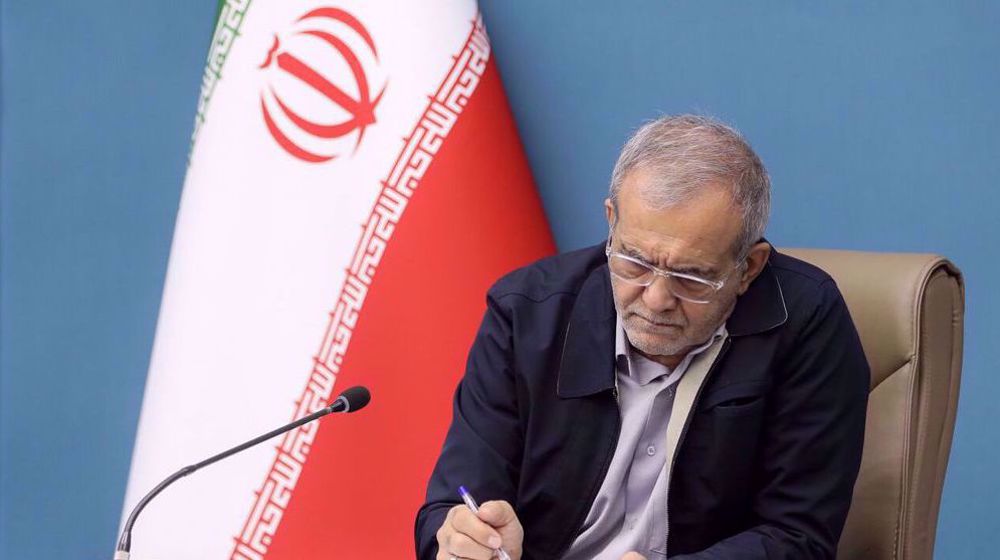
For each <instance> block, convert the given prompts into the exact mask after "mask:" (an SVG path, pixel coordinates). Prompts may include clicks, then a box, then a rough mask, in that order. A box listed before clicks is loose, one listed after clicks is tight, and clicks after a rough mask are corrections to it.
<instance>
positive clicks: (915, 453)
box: [784, 249, 965, 560]
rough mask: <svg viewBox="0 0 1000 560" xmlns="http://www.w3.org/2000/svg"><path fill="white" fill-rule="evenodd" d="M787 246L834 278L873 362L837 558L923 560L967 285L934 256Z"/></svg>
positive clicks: (933, 519)
mask: <svg viewBox="0 0 1000 560" xmlns="http://www.w3.org/2000/svg"><path fill="white" fill-rule="evenodd" d="M784 252H786V253H788V254H790V255H793V256H795V257H798V258H800V259H803V260H805V261H808V262H811V263H813V264H815V265H817V266H819V267H820V268H822V269H823V270H825V271H827V272H828V273H829V274H830V275H831V276H833V278H834V279H835V280H836V282H837V285H838V286H839V287H840V290H841V292H842V293H843V294H844V298H845V299H846V300H847V305H848V307H849V308H850V310H851V316H852V317H853V318H854V322H855V324H856V325H857V327H858V331H859V333H860V334H861V343H862V344H863V345H864V348H865V354H866V355H867V357H868V364H869V365H870V366H871V371H872V380H871V394H870V400H869V404H868V425H867V429H866V431H865V449H864V457H863V459H862V461H861V473H860V475H859V476H858V482H857V484H856V485H855V488H854V501H853V503H852V505H851V511H850V514H849V515H848V517H847V525H846V526H845V527H844V534H843V536H842V537H841V540H840V548H839V551H838V554H837V558H838V559H839V560H855V559H859V560H860V559H864V560H882V559H902V560H930V559H931V558H932V556H933V553H934V536H935V530H936V527H937V516H938V506H939V505H940V503H941V487H942V485H943V484H944V474H945V468H946V467H947V465H948V452H949V450H950V449H951V437H952V431H953V429H954V426H955V410H956V407H957V405H958V386H959V377H960V374H961V369H962V324H963V315H964V307H965V290H964V287H963V283H962V276H961V273H960V272H959V271H958V269H957V268H955V266H954V265H952V264H951V263H950V262H948V261H947V260H945V259H943V258H941V257H939V256H936V255H925V254H903V253H863V252H852V251H827V250H816V249H788V250H785V251H784Z"/></svg>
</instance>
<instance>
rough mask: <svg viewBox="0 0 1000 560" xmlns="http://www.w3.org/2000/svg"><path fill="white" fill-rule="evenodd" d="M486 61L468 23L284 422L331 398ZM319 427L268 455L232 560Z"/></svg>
mask: <svg viewBox="0 0 1000 560" xmlns="http://www.w3.org/2000/svg"><path fill="white" fill-rule="evenodd" d="M489 57H490V43H489V38H488V37H487V35H486V30H485V28H484V27H483V21H482V16H481V15H478V14H477V16H476V19H475V20H473V21H472V31H471V32H470V33H469V36H468V38H467V39H466V41H465V45H464V46H463V47H462V50H461V51H460V52H459V54H458V55H456V56H454V57H453V59H454V63H453V64H452V67H451V69H450V70H449V71H448V74H447V77H446V78H445V79H444V81H443V82H442V83H441V85H440V86H439V87H438V90H437V93H435V94H434V95H433V96H432V97H431V98H430V102H429V104H428V105H427V108H426V109H424V112H423V114H422V115H421V117H420V119H419V120H418V122H417V125H416V126H415V127H414V129H413V132H411V133H410V135H409V137H406V138H404V139H403V141H404V142H405V144H404V146H403V149H402V150H401V151H400V154H399V156H398V157H397V158H396V161H395V163H394V164H393V166H392V169H391V171H390V172H389V176H388V178H387V179H386V180H384V181H382V192H381V193H380V194H379V197H378V200H377V201H376V203H375V207H374V208H373V209H372V212H371V214H370V215H369V216H368V219H367V220H366V222H365V224H364V225H363V226H362V234H361V237H360V239H359V240H358V244H357V247H356V248H355V250H354V256H353V257H352V258H351V262H350V265H349V266H348V268H347V277H346V279H345V280H344V284H343V286H342V288H341V291H340V296H339V297H338V298H337V302H336V304H335V306H334V308H333V311H331V312H330V321H329V323H328V324H327V328H326V332H325V333H324V335H323V340H322V343H321V344H320V348H319V352H317V354H316V356H315V358H314V359H313V368H312V371H311V372H310V374H309V379H308V381H307V383H306V386H305V389H303V391H302V394H301V396H300V397H299V399H298V400H296V401H295V413H294V414H293V415H292V418H300V417H302V416H305V415H306V414H309V413H311V412H313V411H315V410H318V409H320V408H323V407H324V406H327V404H328V403H329V401H330V397H331V395H332V394H333V386H334V383H335V382H336V380H337V373H338V372H339V371H340V366H341V364H342V363H343V359H344V355H345V353H346V352H347V347H348V345H349V344H350V342H351V334H352V333H353V331H354V327H355V325H356V324H357V321H358V316H359V314H360V312H361V308H362V306H363V305H364V302H365V297H366V296H367V294H368V289H369V287H370V286H371V283H372V279H373V278H374V276H375V272H376V270H377V269H378V265H379V263H380V262H381V260H382V255H383V254H384V253H385V250H386V247H387V246H388V244H389V240H390V239H391V238H392V234H393V232H394V231H395V229H396V224H397V223H399V220H400V218H402V216H403V211H404V210H405V209H406V205H407V202H408V201H409V199H410V198H411V197H412V196H413V193H414V191H415V190H416V189H417V187H418V186H420V180H421V178H422V177H423V175H424V173H425V172H426V171H427V168H428V167H429V166H430V164H431V162H432V161H433V160H434V155H435V154H436V153H437V151H438V150H439V149H440V147H441V145H442V144H443V143H444V139H445V137H447V136H448V133H449V132H450V131H451V128H452V126H454V124H455V122H456V121H457V120H458V117H459V115H460V114H461V113H462V110H463V109H464V108H465V105H466V104H467V103H468V100H469V97H470V96H471V95H472V93H473V92H474V91H475V89H476V86H478V85H479V80H480V78H481V77H482V75H483V72H485V70H486V63H487V61H488V60H489ZM318 426H319V423H317V422H313V423H311V424H306V425H305V426H302V427H300V428H298V429H295V430H292V431H290V432H288V433H287V434H286V435H285V436H284V437H283V438H282V440H281V442H280V444H279V445H278V446H277V447H276V448H275V458H274V461H273V462H272V463H271V467H270V468H269V469H268V472H267V475H266V476H265V478H264V482H263V484H262V485H261V487H260V490H258V491H256V492H254V495H255V496H256V499H255V501H254V504H253V507H252V508H251V510H250V513H249V514H248V515H247V520H246V522H245V523H244V525H243V530H242V531H241V532H240V534H239V535H238V536H236V537H234V540H235V544H234V547H233V551H232V553H231V554H230V558H231V559H232V560H262V559H263V558H264V556H265V555H266V554H267V550H268V547H269V546H270V545H271V542H272V539H273V537H274V534H275V532H276V531H277V530H278V525H279V524H280V523H281V518H282V516H283V515H284V512H285V508H286V507H288V502H289V500H290V499H291V497H292V492H293V491H294V490H295V485H296V483H297V482H298V479H299V475H300V474H301V473H302V468H303V466H304V465H305V462H306V459H307V458H308V455H309V448H310V446H311V445H312V442H313V440H314V438H315V437H316V430H317V429H318Z"/></svg>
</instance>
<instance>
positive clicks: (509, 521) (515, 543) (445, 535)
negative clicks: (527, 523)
mask: <svg viewBox="0 0 1000 560" xmlns="http://www.w3.org/2000/svg"><path fill="white" fill-rule="evenodd" d="M523 541H524V529H523V528H522V527H521V522H520V521H518V519H517V515H516V514H515V513H514V508H512V507H511V506H510V504H509V503H507V502H504V501H501V500H497V501H492V502H486V503H484V504H483V505H481V506H479V513H478V514H475V513H472V510H470V509H469V508H468V507H466V506H464V505H462V506H455V507H453V508H451V509H450V510H449V511H448V517H446V518H445V520H444V523H443V524H442V525H441V528H440V529H438V532H437V542H438V553H437V560H450V559H451V558H452V557H455V558H463V559H465V558H468V559H469V560H490V558H493V554H494V551H495V550H496V549H497V548H501V547H503V549H504V550H506V551H507V552H508V553H509V554H510V557H511V558H512V559H513V560H520V558H521V546H522V543H523Z"/></svg>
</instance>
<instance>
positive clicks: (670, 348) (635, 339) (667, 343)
mask: <svg viewBox="0 0 1000 560" xmlns="http://www.w3.org/2000/svg"><path fill="white" fill-rule="evenodd" d="M667 330H668V332H672V333H674V334H675V335H676V334H677V333H679V332H680V330H681V329H680V327H669V328H668V329H667ZM662 332H663V331H662V330H657V331H654V332H650V331H648V330H645V329H637V330H633V331H631V332H629V331H626V334H628V339H629V342H630V343H631V344H632V346H634V347H635V348H636V349H638V350H639V351H640V352H642V353H644V354H648V355H650V356H672V355H674V354H676V353H678V352H679V351H680V350H683V349H684V348H685V346H684V345H683V344H681V341H680V340H679V339H678V337H677V336H671V337H665V336H664V335H663V334H661V333H662Z"/></svg>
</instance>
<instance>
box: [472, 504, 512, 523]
mask: <svg viewBox="0 0 1000 560" xmlns="http://www.w3.org/2000/svg"><path fill="white" fill-rule="evenodd" d="M479 519H482V520H483V521H485V522H487V523H489V524H490V525H492V526H493V527H504V526H507V525H510V524H511V523H513V522H515V521H517V514H516V513H514V508H513V507H512V506H511V505H510V504H509V503H507V502H506V501H504V500H493V501H490V502H486V503H484V504H483V505H481V506H479Z"/></svg>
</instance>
